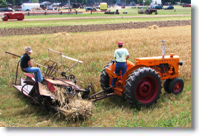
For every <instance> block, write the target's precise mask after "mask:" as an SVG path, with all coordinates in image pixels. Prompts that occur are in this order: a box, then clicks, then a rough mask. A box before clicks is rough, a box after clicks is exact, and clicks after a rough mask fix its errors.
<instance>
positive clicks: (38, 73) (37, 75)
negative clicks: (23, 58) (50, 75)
mask: <svg viewBox="0 0 200 136" xmlns="http://www.w3.org/2000/svg"><path fill="white" fill-rule="evenodd" d="M25 70H26V71H28V72H30V73H34V75H35V81H38V82H41V81H42V80H43V77H42V74H41V71H40V68H38V67H28V68H26V69H25Z"/></svg>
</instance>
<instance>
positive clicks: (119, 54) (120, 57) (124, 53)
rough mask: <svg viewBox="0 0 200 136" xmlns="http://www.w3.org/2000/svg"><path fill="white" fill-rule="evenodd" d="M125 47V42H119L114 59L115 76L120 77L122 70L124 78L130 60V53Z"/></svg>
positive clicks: (113, 82) (113, 83) (114, 79)
mask: <svg viewBox="0 0 200 136" xmlns="http://www.w3.org/2000/svg"><path fill="white" fill-rule="evenodd" d="M122 47H123V42H118V49H116V50H115V53H114V57H115V59H116V65H115V74H116V75H118V76H120V70H122V76H123V75H124V74H125V73H126V70H127V65H126V61H127V59H128V58H129V53H128V50H127V49H126V48H122ZM116 81H117V78H113V80H112V86H114V85H115V83H116Z"/></svg>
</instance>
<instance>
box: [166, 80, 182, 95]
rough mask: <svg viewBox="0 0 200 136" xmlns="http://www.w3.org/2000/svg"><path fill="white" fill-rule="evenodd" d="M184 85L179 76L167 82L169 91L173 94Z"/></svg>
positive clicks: (177, 92) (179, 90)
mask: <svg viewBox="0 0 200 136" xmlns="http://www.w3.org/2000/svg"><path fill="white" fill-rule="evenodd" d="M183 87H184V82H183V80H182V79H181V78H174V79H173V80H172V81H171V82H170V84H169V91H171V92H172V93H174V94H179V93H181V92H182V90H183Z"/></svg>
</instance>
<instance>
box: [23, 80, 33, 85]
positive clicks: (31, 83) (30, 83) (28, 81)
mask: <svg viewBox="0 0 200 136" xmlns="http://www.w3.org/2000/svg"><path fill="white" fill-rule="evenodd" d="M24 83H26V84H28V85H34V84H35V81H33V80H25V81H24Z"/></svg>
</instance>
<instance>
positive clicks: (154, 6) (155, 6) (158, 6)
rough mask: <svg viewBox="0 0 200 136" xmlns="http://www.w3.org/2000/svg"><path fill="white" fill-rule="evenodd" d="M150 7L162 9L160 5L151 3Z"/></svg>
mask: <svg viewBox="0 0 200 136" xmlns="http://www.w3.org/2000/svg"><path fill="white" fill-rule="evenodd" d="M150 7H151V8H154V9H162V5H152V6H150Z"/></svg>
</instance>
